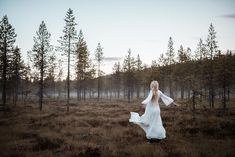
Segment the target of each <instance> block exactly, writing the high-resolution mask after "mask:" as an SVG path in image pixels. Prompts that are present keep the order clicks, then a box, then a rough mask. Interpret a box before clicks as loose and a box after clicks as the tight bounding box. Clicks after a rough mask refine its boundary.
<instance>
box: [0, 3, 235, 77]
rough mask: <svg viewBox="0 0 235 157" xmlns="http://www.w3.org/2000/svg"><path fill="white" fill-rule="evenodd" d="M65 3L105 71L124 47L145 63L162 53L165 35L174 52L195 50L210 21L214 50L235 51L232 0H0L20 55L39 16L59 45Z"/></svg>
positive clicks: (122, 54)
mask: <svg viewBox="0 0 235 157" xmlns="http://www.w3.org/2000/svg"><path fill="white" fill-rule="evenodd" d="M68 8H71V9H72V10H73V11H74V15H75V17H76V22H77V23H78V25H77V30H80V29H82V31H83V34H84V37H85V40H86V41H87V44H88V49H89V51H90V55H91V57H92V58H94V52H95V49H96V47H97V44H98V43H99V42H100V43H101V45H102V47H103V48H104V49H103V51H104V56H105V57H107V59H106V60H105V61H104V63H103V67H102V69H103V70H104V71H105V73H106V74H107V73H110V72H112V66H113V64H114V62H115V61H117V60H120V61H122V59H123V58H124V57H125V56H126V55H127V51H128V49H129V48H131V50H132V54H133V56H135V57H136V56H137V54H139V55H140V57H141V59H142V60H143V62H144V63H145V64H148V65H150V64H151V61H152V60H157V59H158V57H159V55H160V54H161V53H164V52H166V50H167V43H168V39H169V37H170V36H172V38H173V42H174V49H175V52H176V51H177V50H178V49H179V47H180V45H181V44H182V45H183V46H184V47H185V48H186V47H190V48H191V49H192V51H194V50H195V49H196V46H197V43H198V41H199V39H200V38H202V39H203V40H205V39H206V37H207V33H208V28H209V25H210V23H213V24H214V26H215V30H216V31H217V39H218V45H219V49H220V50H222V51H226V50H227V49H231V50H235V29H234V28H235V1H234V0H164V1H163V0H162V1H160V0H0V16H1V18H2V16H3V15H5V14H6V15H7V16H8V18H9V22H10V23H11V24H12V25H13V27H14V28H15V31H16V33H17V35H18V36H17V40H16V44H17V45H18V46H19V47H20V48H21V50H22V51H21V52H22V54H23V58H24V59H26V52H27V51H28V50H31V49H32V47H33V36H34V35H35V33H36V31H37V30H38V27H39V25H40V23H41V21H42V20H44V21H45V23H46V25H47V28H48V30H49V32H50V33H51V35H52V36H51V41H52V44H53V45H55V46H58V45H59V43H58V42H57V40H58V39H59V37H60V36H61V35H62V29H63V27H64V24H65V22H64V17H65V14H66V12H67V10H68ZM57 55H58V56H60V53H58V54H57ZM120 58H122V59H120Z"/></svg>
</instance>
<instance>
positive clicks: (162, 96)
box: [159, 91, 174, 106]
mask: <svg viewBox="0 0 235 157" xmlns="http://www.w3.org/2000/svg"><path fill="white" fill-rule="evenodd" d="M159 94H160V97H161V99H162V101H163V102H164V104H165V105H166V106H168V105H170V104H171V103H172V102H173V101H174V100H173V99H172V98H170V97H168V96H166V95H165V94H163V93H162V92H161V91H159Z"/></svg>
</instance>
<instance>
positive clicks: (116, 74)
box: [113, 62, 121, 99]
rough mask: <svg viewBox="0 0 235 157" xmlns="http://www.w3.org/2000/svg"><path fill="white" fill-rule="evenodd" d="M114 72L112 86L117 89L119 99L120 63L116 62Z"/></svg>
mask: <svg viewBox="0 0 235 157" xmlns="http://www.w3.org/2000/svg"><path fill="white" fill-rule="evenodd" d="M113 72H114V85H115V86H116V88H117V95H118V99H119V98H120V88H121V65H120V62H117V63H115V64H114V66H113Z"/></svg>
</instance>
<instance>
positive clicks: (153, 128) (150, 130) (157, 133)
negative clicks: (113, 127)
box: [129, 90, 173, 139]
mask: <svg viewBox="0 0 235 157" xmlns="http://www.w3.org/2000/svg"><path fill="white" fill-rule="evenodd" d="M152 96H153V94H152V90H150V92H149V95H148V97H147V98H146V99H145V100H144V101H143V102H142V104H145V105H146V108H145V112H144V114H143V115H142V116H139V114H138V113H136V112H131V117H130V119H129V122H132V123H135V124H138V125H139V126H140V127H141V128H142V129H144V131H145V133H146V137H147V138H148V139H151V138H154V139H163V138H165V137H166V131H165V129H164V127H163V125H162V119H161V115H160V107H159V103H158V101H159V100H157V102H155V103H156V104H153V102H152V101H151V99H152ZM159 98H161V99H162V101H163V102H164V104H165V105H166V106H168V105H170V104H171V103H172V102H173V99H171V98H170V97H168V96H166V95H165V94H163V93H162V92H161V91H160V90H158V99H159Z"/></svg>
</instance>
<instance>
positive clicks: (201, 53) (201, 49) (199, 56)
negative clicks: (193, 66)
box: [195, 39, 206, 60]
mask: <svg viewBox="0 0 235 157" xmlns="http://www.w3.org/2000/svg"><path fill="white" fill-rule="evenodd" d="M204 58H206V47H205V44H204V43H203V41H202V39H200V40H199V42H198V44H197V49H196V51H195V59H196V60H203V59H204Z"/></svg>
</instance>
